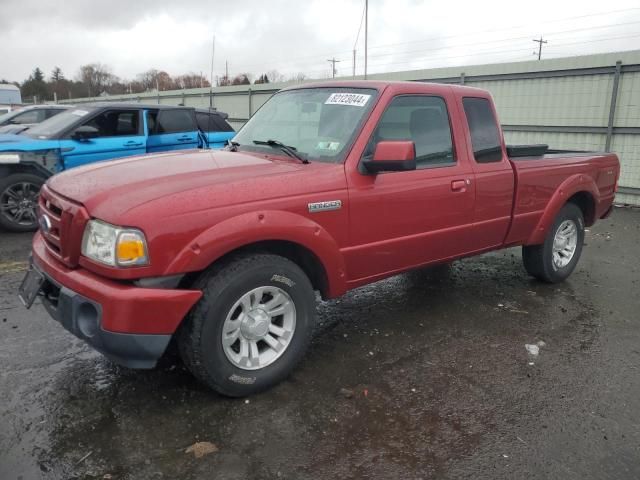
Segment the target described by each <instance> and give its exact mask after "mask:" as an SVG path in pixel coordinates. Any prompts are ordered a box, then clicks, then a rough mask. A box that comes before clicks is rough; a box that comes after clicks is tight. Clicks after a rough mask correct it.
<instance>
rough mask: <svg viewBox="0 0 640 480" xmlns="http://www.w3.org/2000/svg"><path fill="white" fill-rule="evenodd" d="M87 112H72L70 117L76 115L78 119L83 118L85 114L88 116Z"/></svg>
mask: <svg viewBox="0 0 640 480" xmlns="http://www.w3.org/2000/svg"><path fill="white" fill-rule="evenodd" d="M88 113H89V112H87V111H86V110H73V111H72V112H71V115H76V116H78V117H84V116H85V115H86V114H88Z"/></svg>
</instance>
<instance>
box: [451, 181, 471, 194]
mask: <svg viewBox="0 0 640 480" xmlns="http://www.w3.org/2000/svg"><path fill="white" fill-rule="evenodd" d="M469 185H471V180H469V179H468V178H467V179H465V180H452V181H451V191H452V192H466V191H467V186H469Z"/></svg>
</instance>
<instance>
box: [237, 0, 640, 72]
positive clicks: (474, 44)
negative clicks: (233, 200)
mask: <svg viewBox="0 0 640 480" xmlns="http://www.w3.org/2000/svg"><path fill="white" fill-rule="evenodd" d="M633 10H636V9H633ZM637 10H640V8H639V9H637ZM637 24H640V21H631V22H622V23H615V24H609V25H595V26H590V27H582V28H574V29H569V30H558V31H555V32H548V33H547V37H548V36H550V35H553V36H558V35H565V34H567V33H574V32H583V31H592V30H596V29H607V28H616V27H622V26H627V25H637ZM465 36H466V35H461V36H446V37H433V38H434V39H437V38H459V37H465ZM529 38H531V37H530V36H529V35H521V36H517V37H509V38H502V39H493V40H486V41H481V42H478V41H474V42H467V43H456V44H449V45H445V46H442V47H435V48H428V49H424V48H423V49H414V50H405V51H401V52H398V51H394V52H384V53H379V54H375V55H369V58H379V57H384V56H394V57H396V56H399V55H410V54H415V53H423V52H427V51H438V50H448V49H452V48H454V47H465V46H476V45H486V44H493V43H505V42H512V41H514V40H524V39H529ZM405 43H407V44H410V43H417V42H405ZM393 45H399V44H388V45H379V46H377V47H369V48H382V47H384V46H393ZM547 48H548V47H547ZM344 53H347V52H344ZM348 53H353V52H348ZM301 58H309V59H312V58H313V59H315V60H309V61H307V62H302V63H298V65H301V66H302V67H304V65H305V64H307V65H314V64H317V58H318V57H317V56H314V57H301ZM290 60H291V59H289V60H282V61H275V62H269V63H256V64H246V65H245V66H244V68H245V69H246V68H247V67H254V68H255V67H262V66H270V67H274V66H277V65H280V64H285V63H286V64H288V65H290V64H291V61H290Z"/></svg>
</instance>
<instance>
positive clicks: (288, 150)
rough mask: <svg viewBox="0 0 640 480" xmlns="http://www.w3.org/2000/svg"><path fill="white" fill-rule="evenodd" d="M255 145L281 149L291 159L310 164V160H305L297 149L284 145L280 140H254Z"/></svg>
mask: <svg viewBox="0 0 640 480" xmlns="http://www.w3.org/2000/svg"><path fill="white" fill-rule="evenodd" d="M253 143H255V144H256V145H269V146H270V147H273V148H279V149H280V150H282V151H283V152H284V153H286V154H287V155H289V156H290V157H293V158H297V159H298V160H300V161H301V162H302V163H309V160H308V159H306V158H304V157H303V156H302V155H300V154H299V153H298V151H297V149H296V147H292V146H290V145H285V144H284V143H282V142H279V141H278V140H254V141H253Z"/></svg>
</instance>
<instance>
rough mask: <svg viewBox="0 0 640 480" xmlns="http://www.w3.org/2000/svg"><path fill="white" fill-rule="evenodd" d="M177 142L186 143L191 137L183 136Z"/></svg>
mask: <svg viewBox="0 0 640 480" xmlns="http://www.w3.org/2000/svg"><path fill="white" fill-rule="evenodd" d="M178 140H179V141H180V142H187V141H189V140H193V137H191V136H189V135H183V136H182V137H178Z"/></svg>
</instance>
